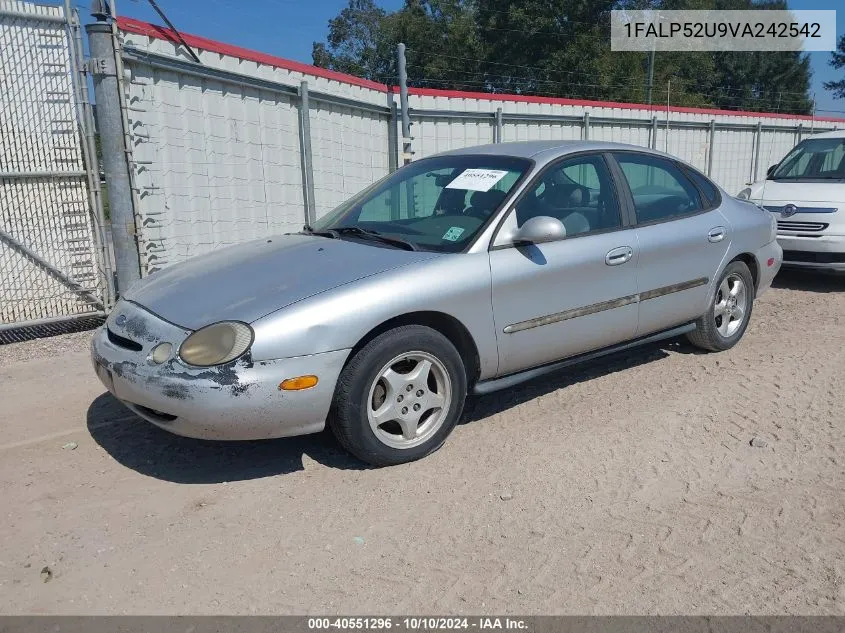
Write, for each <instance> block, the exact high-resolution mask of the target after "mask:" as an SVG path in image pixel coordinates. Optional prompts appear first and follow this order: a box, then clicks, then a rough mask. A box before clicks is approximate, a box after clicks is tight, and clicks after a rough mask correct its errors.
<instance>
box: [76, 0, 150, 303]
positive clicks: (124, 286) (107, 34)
mask: <svg viewBox="0 0 845 633" xmlns="http://www.w3.org/2000/svg"><path fill="white" fill-rule="evenodd" d="M91 15H92V16H93V17H94V19H96V20H97V21H96V22H95V23H94V24H86V25H85V31H86V33H88V47H89V49H90V51H91V60H90V68H91V69H92V74H93V76H94V98H95V101H96V103H97V108H96V118H97V129H98V131H99V133H100V144H101V147H102V153H103V171H104V172H105V177H106V183H108V188H109V190H108V191H109V193H108V196H109V208H110V210H111V223H112V241H113V242H114V259H115V266H116V268H117V293H118V295H122V294H124V293H125V292H126V291H127V290H128V289H129V287H130V286H131V285H132V284H133V283H135V282H136V281H137V280H138V279H140V278H141V268H140V255H139V253H138V239H137V234H136V227H135V206H134V204H133V202H132V185H131V184H130V179H129V162H128V156H127V153H126V136H125V135H124V130H123V111H122V110H121V107H120V81H119V79H118V76H117V63H116V59H115V49H114V37H113V36H112V13H111V10H110V8H109V4H108V2H106V1H105V0H95V1H94V2H93V3H92V5H91Z"/></svg>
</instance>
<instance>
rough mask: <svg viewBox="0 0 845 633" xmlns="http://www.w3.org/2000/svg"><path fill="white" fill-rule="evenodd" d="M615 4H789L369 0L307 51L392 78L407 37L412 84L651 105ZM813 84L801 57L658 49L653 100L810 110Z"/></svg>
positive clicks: (318, 60)
mask: <svg viewBox="0 0 845 633" xmlns="http://www.w3.org/2000/svg"><path fill="white" fill-rule="evenodd" d="M619 8H628V9H648V8H653V9H657V8H660V9H750V8H754V9H781V8H786V3H785V2H784V0H762V1H761V0H521V1H518V0H405V4H404V6H403V7H402V8H401V9H399V10H398V11H394V12H386V11H384V10H383V9H381V8H380V7H378V5H376V4H375V2H374V0H350V2H349V6H347V7H346V8H345V9H343V10H342V11H341V12H340V14H339V15H338V16H337V17H336V18H334V19H332V20H331V21H330V22H329V34H328V37H327V40H326V42H325V43H322V42H315V43H314V48H313V55H312V56H313V59H314V63H315V64H316V65H318V66H322V67H324V68H331V69H333V70H338V71H341V72H347V73H351V74H354V75H358V76H361V77H366V78H368V79H373V80H375V81H380V82H384V83H390V84H395V83H396V82H397V79H398V78H397V76H396V62H395V54H396V53H395V47H396V44H397V43H398V42H404V43H405V45H406V47H407V62H408V64H407V68H408V78H409V83H410V85H412V86H418V87H434V88H444V89H456V90H475V91H480V92H493V93H516V94H531V95H549V96H559V97H569V98H574V99H598V100H612V101H629V102H646V101H647V100H648V92H649V91H648V86H647V84H648V54H645V53H639V52H614V51H611V50H610V38H609V31H610V12H611V10H613V9H619ZM840 48H841V46H840ZM840 56H841V57H840V63H842V64H845V55H842V54H840ZM832 63H833V62H832ZM842 83H843V86H842V89H843V90H845V82H842ZM809 86H810V69H809V60H808V57H807V55H805V54H802V53H708V52H673V53H662V52H661V53H657V54H656V55H655V64H654V81H653V90H652V100H653V102H654V103H656V104H661V105H662V104H665V103H666V100H667V98H668V100H669V102H670V103H671V104H672V105H687V106H704V107H718V108H726V109H737V110H740V109H741V110H758V111H771V112H774V111H778V112H790V113H809V112H810V110H811V107H812V104H811V102H810V100H809V99H808V96H807V94H808V91H809Z"/></svg>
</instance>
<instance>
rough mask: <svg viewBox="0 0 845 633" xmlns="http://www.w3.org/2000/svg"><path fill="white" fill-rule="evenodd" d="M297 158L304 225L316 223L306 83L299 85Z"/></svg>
mask: <svg viewBox="0 0 845 633" xmlns="http://www.w3.org/2000/svg"><path fill="white" fill-rule="evenodd" d="M299 157H300V166H301V169H302V200H303V202H304V203H305V223H306V224H307V225H308V226H311V225H313V224H314V222H316V221H317V209H316V204H315V201H314V166H313V164H312V162H311V158H312V157H311V114H310V104H309V103H308V82H307V81H302V82H300V84H299Z"/></svg>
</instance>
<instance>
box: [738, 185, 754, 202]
mask: <svg viewBox="0 0 845 633" xmlns="http://www.w3.org/2000/svg"><path fill="white" fill-rule="evenodd" d="M736 197H737V198H739V199H740V200H749V199H750V198H751V187H747V188H745V189H743V190H742V191H740V192H739V193H738V194H736Z"/></svg>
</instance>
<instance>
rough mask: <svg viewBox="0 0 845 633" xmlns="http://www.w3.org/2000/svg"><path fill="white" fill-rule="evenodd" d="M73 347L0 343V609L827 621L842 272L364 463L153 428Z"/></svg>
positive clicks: (844, 321)
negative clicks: (712, 339)
mask: <svg viewBox="0 0 845 633" xmlns="http://www.w3.org/2000/svg"><path fill="white" fill-rule="evenodd" d="M88 339H89V335H88V334H84V333H83V334H73V335H69V336H64V337H57V338H51V339H44V340H40V341H32V342H28V343H22V344H17V345H7V346H2V347H0V380H2V384H3V386H4V392H5V393H4V398H3V399H2V400H0V422H2V428H3V429H4V431H5V435H4V438H3V441H2V444H0V455H2V458H0V487H2V490H3V496H2V500H3V503H2V512H3V526H4V527H3V530H2V531H0V611H2V612H3V613H50V614H60V613H61V614H69V613H102V614H106V613H109V614H120V613H161V614H166V613H191V614H193V613H209V614H211V613H273V614H282V613H303V612H308V613H360V614H367V613H369V614H372V613H427V614H431V613H480V614H483V613H489V612H491V611H494V612H498V613H520V614H540V613H579V614H615V613H637V614H674V613H685V614H690V613H708V614H742V613H754V614H786V613H790V614H793V613H800V614H840V615H841V614H845V413H843V412H845V370H844V369H843V367H845V345H843V344H845V279H843V278H836V277H813V276H809V275H798V274H795V273H792V274H786V275H782V276H781V277H779V279H778V282H777V287H776V288H774V289H773V290H772V291H770V292H769V293H767V294H766V295H765V296H764V297H763V298H762V299H761V300H760V301H759V302H758V303H757V304H756V306H755V310H754V315H753V317H752V324H751V327H750V328H749V330H748V333H747V334H746V337H745V338H744V340H743V341H742V342H741V343H740V344H739V345H738V346H737V347H735V348H734V349H733V350H730V351H729V352H725V353H722V354H700V353H698V352H696V351H695V350H694V349H693V348H691V347H689V346H688V345H686V344H684V343H682V342H679V341H669V342H667V343H665V344H662V345H656V346H650V347H647V348H643V349H640V350H637V351H635V352H631V353H627V354H624V355H620V356H615V357H613V358H610V359H607V360H604V361H602V362H596V363H593V364H590V365H588V366H584V367H580V368H576V369H573V370H569V371H568V372H565V373H561V374H558V375H555V376H552V377H547V378H544V379H542V380H538V381H534V382H532V383H529V384H526V385H524V386H521V387H519V388H516V389H512V390H509V391H506V392H503V393H499V394H494V395H491V396H487V397H484V398H480V399H476V400H473V401H472V402H471V404H470V406H469V409H468V413H467V415H466V416H465V420H464V422H463V423H462V424H461V425H460V426H459V427H458V428H457V429H456V431H455V433H454V434H453V435H452V437H451V438H450V440H449V441H448V442H447V444H446V445H445V446H444V447H443V448H442V449H441V450H440V451H438V452H437V453H436V454H434V455H432V456H430V457H429V458H427V459H425V460H423V461H421V462H417V463H414V464H408V465H404V466H399V467H394V468H388V469H380V470H378V469H367V468H364V467H362V465H361V464H359V463H358V462H356V461H354V460H353V459H351V458H349V457H347V456H346V455H345V454H344V453H343V452H342V451H341V450H340V449H339V448H338V447H337V445H336V444H335V443H334V441H333V440H332V439H331V438H330V437H329V436H328V435H327V434H323V435H317V436H312V437H305V438H296V439H290V440H280V441H269V442H262V443H241V444H215V443H209V442H200V441H195V440H187V439H182V438H178V437H174V436H171V435H169V434H167V433H165V432H162V431H159V430H157V429H155V428H154V427H152V426H150V425H148V424H146V423H144V422H143V421H141V420H139V419H137V418H136V417H135V416H133V415H132V414H131V413H130V412H129V411H128V410H126V409H125V408H123V407H122V406H121V405H120V404H119V403H117V402H116V401H115V400H114V399H113V398H111V397H110V396H109V395H107V394H105V393H104V390H103V389H102V387H101V386H100V384H99V383H98V382H97V381H96V379H95V377H94V374H93V371H92V370H91V367H90V363H89V360H88V357H87V344H88ZM45 568H46V569H48V570H49V572H48V571H45Z"/></svg>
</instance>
